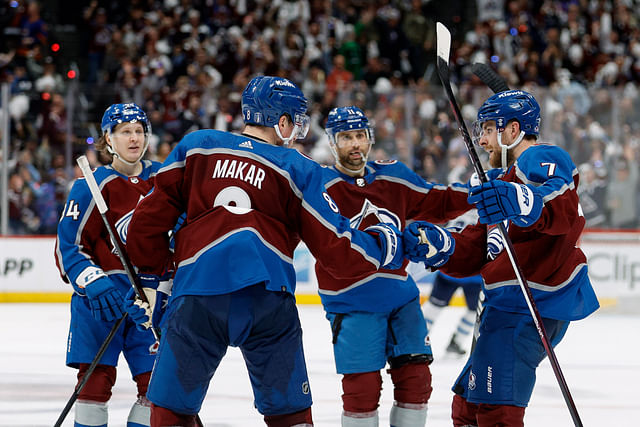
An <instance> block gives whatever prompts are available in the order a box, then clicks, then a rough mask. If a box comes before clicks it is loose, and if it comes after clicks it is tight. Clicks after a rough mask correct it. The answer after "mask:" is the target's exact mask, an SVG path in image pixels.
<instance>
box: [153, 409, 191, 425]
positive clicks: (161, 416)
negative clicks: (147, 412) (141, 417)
mask: <svg viewBox="0 0 640 427" xmlns="http://www.w3.org/2000/svg"><path fill="white" fill-rule="evenodd" d="M151 425H152V426H154V427H160V426H182V427H196V426H197V425H198V424H197V423H196V416H195V415H188V414H179V413H177V412H173V411H172V410H171V409H167V408H163V407H162V406H156V405H154V404H153V403H152V404H151Z"/></svg>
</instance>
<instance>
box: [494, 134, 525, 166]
mask: <svg viewBox="0 0 640 427" xmlns="http://www.w3.org/2000/svg"><path fill="white" fill-rule="evenodd" d="M523 139H524V131H522V130H521V131H520V135H518V137H517V138H516V140H515V141H513V142H512V143H511V145H504V144H503V143H502V132H498V145H499V146H500V163H501V164H502V169H503V170H507V167H508V166H509V165H508V164H507V150H509V149H513V148H515V147H517V146H518V144H520V142H521V141H522V140H523Z"/></svg>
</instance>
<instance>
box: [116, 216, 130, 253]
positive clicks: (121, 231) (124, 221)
mask: <svg viewBox="0 0 640 427" xmlns="http://www.w3.org/2000/svg"><path fill="white" fill-rule="evenodd" d="M132 216H133V209H131V211H129V212H127V213H126V214H124V216H123V217H122V218H120V219H119V220H118V221H117V222H116V233H117V234H118V237H119V238H120V241H121V242H122V243H124V244H125V245H126V244H127V231H128V230H129V223H130V222H131V217H132Z"/></svg>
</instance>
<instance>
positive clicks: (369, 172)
mask: <svg viewBox="0 0 640 427" xmlns="http://www.w3.org/2000/svg"><path fill="white" fill-rule="evenodd" d="M325 175H326V180H327V184H326V187H327V190H328V192H329V195H330V196H331V198H332V199H333V200H335V202H336V203H337V204H338V207H339V208H340V213H341V214H342V215H344V216H346V217H348V218H350V220H351V226H352V227H353V228H358V229H364V228H366V227H368V226H370V225H372V224H375V223H378V222H387V223H391V224H393V225H395V226H396V227H398V229H403V228H404V227H405V225H406V223H407V221H414V220H424V221H429V222H435V223H443V222H446V221H448V220H450V219H453V218H456V217H458V216H459V215H461V214H462V213H464V212H466V211H467V210H469V209H471V208H472V207H473V206H470V205H468V204H467V195H468V189H467V187H466V185H464V184H453V185H451V186H445V185H437V184H432V183H429V182H426V181H425V180H424V179H422V178H420V177H419V176H418V175H416V174H415V173H414V172H413V171H411V170H410V169H409V168H408V167H406V166H405V165H404V164H402V163H400V162H397V161H395V160H392V161H375V162H367V165H366V167H365V175H364V176H363V177H357V178H354V177H351V176H349V175H345V174H343V173H341V172H340V171H339V170H337V169H336V168H335V167H330V168H326V170H325ZM407 264H408V262H407V261H405V264H404V266H403V268H401V269H398V270H380V271H377V272H374V273H373V274H370V275H368V276H366V277H364V278H362V279H360V280H358V281H350V280H348V279H337V278H335V277H333V276H332V275H331V273H330V272H329V271H328V269H327V268H326V267H325V266H324V264H323V263H322V262H320V261H319V262H317V263H316V276H317V278H318V288H319V290H318V291H319V293H320V298H321V299H322V303H323V305H324V307H325V309H326V310H327V311H329V312H333V313H346V312H350V311H368V312H388V311H390V310H392V309H394V308H397V307H400V306H402V305H404V304H406V303H407V302H408V301H410V300H412V299H414V298H415V297H417V296H418V295H419V291H418V287H417V286H416V284H415V282H414V280H413V279H412V278H411V276H409V275H408V274H407V272H406V271H405V268H406V266H407Z"/></svg>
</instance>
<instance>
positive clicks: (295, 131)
mask: <svg viewBox="0 0 640 427" xmlns="http://www.w3.org/2000/svg"><path fill="white" fill-rule="evenodd" d="M273 128H274V129H275V130H276V135H278V138H280V139H281V140H282V145H289V143H291V141H294V140H295V139H296V138H297V137H298V134H299V133H300V126H298V125H297V124H296V125H293V130H292V131H291V135H289V138H285V137H284V136H282V134H281V133H280V127H279V126H278V124H277V123H276V124H275V125H273Z"/></svg>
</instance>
